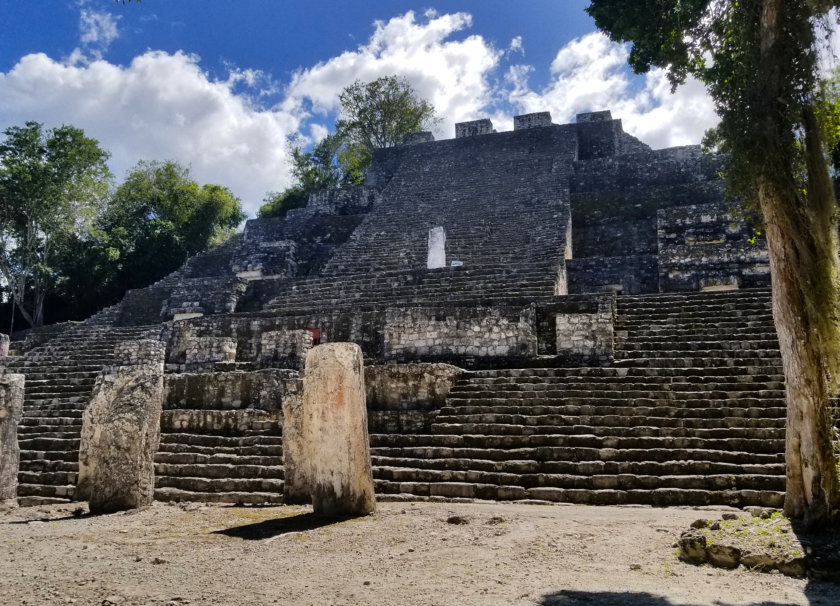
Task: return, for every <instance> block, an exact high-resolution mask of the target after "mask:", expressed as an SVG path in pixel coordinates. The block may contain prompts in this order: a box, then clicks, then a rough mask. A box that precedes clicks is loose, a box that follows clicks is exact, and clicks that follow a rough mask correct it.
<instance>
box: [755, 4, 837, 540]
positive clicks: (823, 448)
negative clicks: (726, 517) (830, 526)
mask: <svg viewBox="0 0 840 606" xmlns="http://www.w3.org/2000/svg"><path fill="white" fill-rule="evenodd" d="M761 8H762V12H761V22H760V36H761V51H760V52H761V55H760V57H761V59H760V61H761V63H760V69H759V73H758V74H757V82H758V88H759V91H760V98H761V99H762V100H763V101H764V103H762V104H761V105H763V106H764V107H759V108H757V109H758V111H760V112H761V113H760V114H759V115H762V116H763V118H762V121H763V129H762V130H763V132H764V137H763V139H764V140H763V142H762V143H763V149H762V153H764V157H765V158H767V160H766V162H764V167H765V168H764V170H763V171H762V173H761V174H760V175H759V176H758V178H757V185H758V199H759V204H760V207H761V212H762V215H763V217H764V221H765V226H766V231H767V243H768V248H769V255H770V273H771V277H772V284H773V318H774V322H775V325H776V332H777V333H778V336H779V347H780V350H781V353H782V360H783V365H784V375H785V383H786V400H787V427H786V432H785V464H786V476H787V487H786V495H785V513H786V514H787V515H789V516H791V517H795V518H800V519H803V520H804V522H805V524H806V525H807V526H810V527H817V526H822V525H825V524H827V523H829V522H830V521H831V517H832V516H833V515H835V514H836V512H837V509H838V506H840V492H839V491H838V485H837V468H836V466H835V465H836V463H835V458H834V453H833V448H832V435H831V432H832V423H831V410H830V402H831V398H832V396H833V395H835V394H834V392H835V389H836V385H837V379H838V377H836V376H832V372H833V371H834V372H836V361H837V355H838V352H837V347H838V343H839V342H840V339H838V336H837V331H838V324H837V311H838V294H840V293H838V288H837V280H838V257H837V219H836V203H835V202H834V194H833V191H832V188H831V182H830V178H829V175H828V171H827V165H826V161H825V158H824V156H823V146H822V143H821V141H820V136H819V127H818V124H817V121H816V118H815V116H814V113H813V110H812V108H811V107H807V106H806V107H804V108H803V123H804V126H805V129H804V130H805V150H804V153H805V156H806V164H807V169H808V175H807V176H808V191H801V190H800V188H799V187H798V185H797V179H796V176H795V175H794V174H793V172H792V167H791V163H790V162H789V161H785V156H786V152H785V145H784V141H785V131H784V129H785V127H786V125H785V124H783V123H780V121H779V120H778V119H777V116H778V115H779V114H778V113H777V112H775V111H773V106H774V104H776V103H777V102H778V101H777V99H778V98H779V95H778V94H777V93H778V90H779V87H780V85H781V84H782V83H781V81H780V80H781V78H782V75H781V73H780V71H781V70H780V63H779V61H778V56H777V53H776V48H775V46H776V43H777V41H778V39H779V35H778V34H779V28H780V27H782V26H781V23H782V18H781V14H780V11H781V10H783V7H782V6H781V5H780V0H763V1H762V7H761Z"/></svg>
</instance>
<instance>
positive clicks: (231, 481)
mask: <svg viewBox="0 0 840 606" xmlns="http://www.w3.org/2000/svg"><path fill="white" fill-rule="evenodd" d="M175 412H177V411H175ZM282 457H283V439H282V437H281V436H280V435H279V427H278V426H277V423H276V421H275V422H274V423H272V424H270V425H269V426H267V427H265V428H262V429H240V430H238V431H237V433H236V434H235V435H231V434H229V433H226V434H221V433H190V432H187V431H183V430H176V429H174V428H169V427H168V426H167V427H164V428H163V432H162V433H161V443H160V447H159V449H158V452H157V454H156V456H155V498H156V499H159V500H173V501H190V500H195V501H205V502H220V503H238V502H242V503H264V502H267V503H277V502H280V501H282V494H283V466H282V464H283V459H282ZM247 495H251V496H247Z"/></svg>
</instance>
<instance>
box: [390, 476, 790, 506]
mask: <svg viewBox="0 0 840 606" xmlns="http://www.w3.org/2000/svg"><path fill="white" fill-rule="evenodd" d="M375 487H376V491H377V492H378V493H382V494H413V495H417V496H423V497H428V496H433V497H443V498H450V499H487V500H496V501H513V500H526V499H527V500H540V501H552V502H557V503H575V504H579V505H628V504H638V505H655V506H659V507H663V506H675V505H731V506H735V507H746V506H750V505H756V506H762V507H781V506H782V505H783V503H784V493H782V492H773V491H758V490H719V491H718V490H714V491H708V490H686V489H680V488H660V489H655V490H626V491H625V490H587V489H569V488H553V487H538V488H529V489H525V488H522V487H521V486H496V485H493V484H472V483H465V482H440V483H433V482H389V481H387V480H376V481H375Z"/></svg>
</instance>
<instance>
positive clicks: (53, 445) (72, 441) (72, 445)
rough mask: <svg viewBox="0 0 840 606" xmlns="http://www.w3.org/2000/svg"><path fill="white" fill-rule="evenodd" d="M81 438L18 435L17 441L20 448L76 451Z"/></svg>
mask: <svg viewBox="0 0 840 606" xmlns="http://www.w3.org/2000/svg"><path fill="white" fill-rule="evenodd" d="M80 442H81V439H80V438H79V437H75V438H63V439H62V438H53V437H48V438H40V437H39V438H30V437H20V438H18V443H19V444H20V449H21V450H46V451H51V450H52V451H58V452H65V451H77V452H78V450H79V443H80Z"/></svg>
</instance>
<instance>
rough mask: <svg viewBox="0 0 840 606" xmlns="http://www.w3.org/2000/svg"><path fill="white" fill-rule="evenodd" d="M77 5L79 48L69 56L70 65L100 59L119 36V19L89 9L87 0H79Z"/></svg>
mask: <svg viewBox="0 0 840 606" xmlns="http://www.w3.org/2000/svg"><path fill="white" fill-rule="evenodd" d="M79 5H80V10H79V42H80V43H81V46H79V47H77V48H75V49H74V50H73V52H72V53H71V54H70V57H69V58H68V62H70V63H85V62H87V61H90V60H97V59H101V58H102V56H103V54H104V53H105V52H106V51H107V50H108V47H109V46H111V43H112V42H113V41H114V40H116V39H117V38H119V36H120V32H119V28H118V26H117V22H118V21H119V19H120V18H121V17H115V16H114V15H111V14H110V13H107V12H104V11H97V10H93V9H90V8H88V7H87V5H88V2H87V0H81V1H80V2H79Z"/></svg>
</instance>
